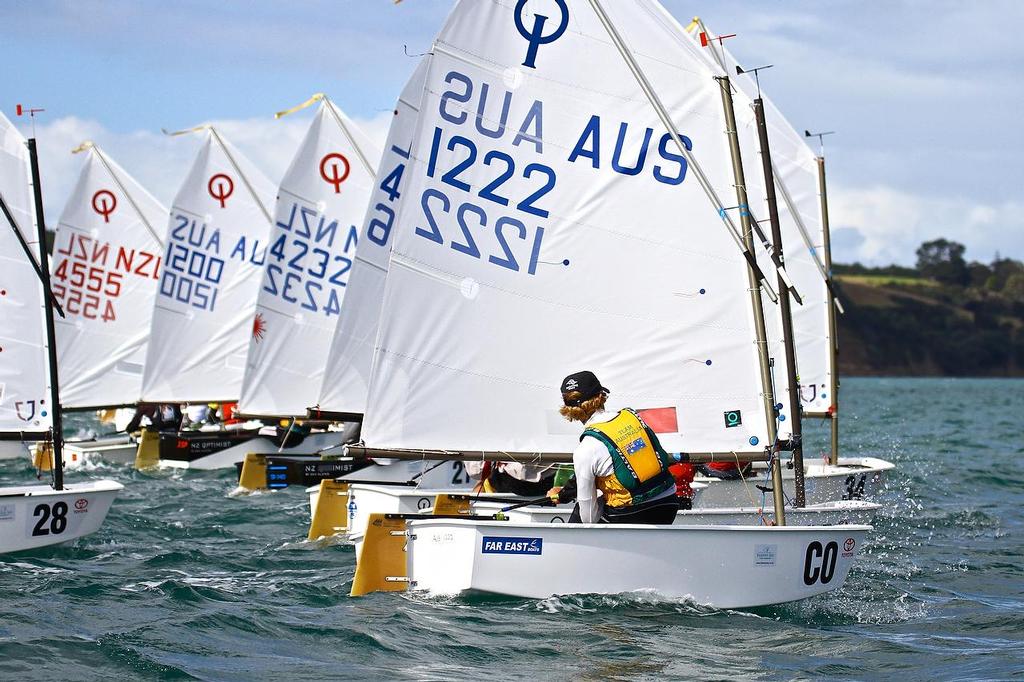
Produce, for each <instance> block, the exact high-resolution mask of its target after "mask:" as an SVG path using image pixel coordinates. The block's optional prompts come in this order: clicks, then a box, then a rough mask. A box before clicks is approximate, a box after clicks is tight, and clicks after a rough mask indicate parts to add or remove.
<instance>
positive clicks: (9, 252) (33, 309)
mask: <svg viewBox="0 0 1024 682" xmlns="http://www.w3.org/2000/svg"><path fill="white" fill-rule="evenodd" d="M29 165H30V164H29V154H28V145H27V141H26V140H25V138H24V137H23V136H22V135H21V133H20V132H19V131H18V130H17V128H15V127H14V125H13V124H12V123H11V122H10V121H9V120H8V119H7V117H6V116H4V114H3V113H2V112H0V193H2V194H3V198H4V203H5V204H6V205H7V209H8V211H9V213H10V218H11V219H12V220H13V224H11V225H10V229H8V227H3V228H2V229H0V314H2V317H3V321H4V324H2V325H0V348H2V352H0V432H2V433H5V434H9V435H8V436H5V439H20V438H21V437H22V434H25V437H26V438H30V439H38V438H40V436H42V435H43V434H45V433H47V432H48V430H49V429H50V425H51V423H52V419H51V412H50V409H49V404H48V403H49V402H50V401H51V397H50V396H49V379H48V374H49V372H48V369H47V363H46V360H45V357H46V349H47V343H46V329H45V323H44V319H43V318H44V311H43V306H44V305H45V303H44V301H45V299H44V289H43V286H44V280H45V278H44V276H43V272H42V270H41V269H40V268H39V264H38V260H37V255H36V254H28V255H25V254H23V253H22V250H23V248H24V246H21V245H20V244H19V243H21V244H24V245H25V246H27V247H29V249H30V250H31V249H32V248H35V249H38V248H39V237H38V235H39V231H38V229H37V223H38V221H37V218H36V212H35V208H34V203H33V199H32V180H31V171H30V168H29ZM2 221H3V223H5V224H6V223H8V220H7V217H6V216H5V217H4V218H3V220H2ZM12 231H13V232H16V234H17V236H15V234H12Z"/></svg>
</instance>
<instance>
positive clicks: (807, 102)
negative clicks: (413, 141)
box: [0, 0, 1024, 264]
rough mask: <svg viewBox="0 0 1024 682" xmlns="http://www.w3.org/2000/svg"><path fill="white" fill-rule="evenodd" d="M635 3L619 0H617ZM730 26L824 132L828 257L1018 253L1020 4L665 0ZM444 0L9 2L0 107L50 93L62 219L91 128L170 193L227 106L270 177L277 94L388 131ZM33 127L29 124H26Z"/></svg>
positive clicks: (280, 160) (55, 206) (47, 135)
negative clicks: (926, 249)
mask: <svg viewBox="0 0 1024 682" xmlns="http://www.w3.org/2000/svg"><path fill="white" fill-rule="evenodd" d="M609 1H613V2H625V1H628V0H609ZM664 4H665V5H666V6H667V7H668V9H669V10H670V11H671V12H672V13H673V14H675V15H676V17H677V18H679V19H680V21H681V22H682V23H684V24H685V23H687V22H688V21H689V19H690V18H691V17H692V16H693V15H694V14H700V15H701V16H702V17H703V18H704V20H705V21H706V22H707V24H708V26H709V28H710V29H711V30H712V31H713V32H718V33H736V34H738V37H737V38H734V39H732V40H730V42H729V47H730V49H731V50H732V51H733V53H734V54H736V56H737V57H738V58H739V59H740V61H741V63H747V64H750V65H760V64H764V63H772V64H774V65H775V67H774V68H773V69H772V70H771V71H769V72H768V73H767V74H766V78H765V80H764V81H763V84H764V86H765V89H766V91H767V92H768V93H770V95H771V97H772V99H773V100H774V101H775V103H776V104H777V105H778V106H779V107H780V108H781V109H782V111H783V112H784V113H785V114H786V115H787V116H788V117H789V119H790V120H791V122H792V123H793V124H794V126H795V127H796V128H797V129H800V130H802V129H804V128H811V129H827V130H836V131H838V134H837V135H835V136H832V137H831V138H829V139H828V149H827V152H828V157H829V174H830V175H829V178H830V198H831V201H832V219H833V228H834V251H835V254H836V259H837V260H839V261H844V262H850V261H853V260H861V261H862V262H868V263H874V264H882V263H888V262H892V261H897V262H902V263H912V262H913V259H914V255H913V252H914V249H915V248H916V246H917V245H918V244H919V243H920V242H921V241H922V240H924V239H931V238H935V237H939V236H946V237H950V238H954V239H958V240H959V241H962V242H964V243H965V244H967V246H968V252H967V255H968V257H970V258H976V259H980V260H984V261H987V260H989V259H991V257H992V256H993V254H994V252H995V251H996V250H999V251H1001V253H1002V254H1003V255H1010V256H1014V257H1017V258H1024V197H1022V192H1021V188H1020V183H1021V181H1022V180H1024V156H1022V155H1024V126H1022V125H1021V123H1020V116H1021V114H1022V113H1024V85H1022V83H1024V40H1022V38H1021V36H1022V35H1024V2H1017V1H1016V0H984V1H978V2H951V1H948V0H928V1H924V0H913V1H910V0H905V1H892V2H885V3H882V2H875V3H865V2H863V1H856V2H855V1H852V0H850V1H848V0H830V1H828V2H821V1H812V0H799V1H797V0H794V1H787V2H781V1H777V0H776V1H768V0H761V1H758V2H754V1H741V0H715V2H704V3H695V2H691V1H689V0H686V1H684V0H664ZM451 5H452V2H450V0H404V1H403V2H401V3H400V4H398V5H395V4H393V3H392V2H391V1H390V0H334V1H333V2H328V1H326V0H308V1H296V2H288V3H284V2H271V1H269V0H252V1H248V2H232V1H228V2H217V3H215V2H209V1H207V2H199V1H196V0H176V1H174V2H157V1H155V0H138V1H135V2H130V1H128V0H107V1H105V2H99V1H97V0H77V1H70V0H69V1H66V2H62V1H59V0H32V1H23V0H6V1H5V2H3V3H0V27H2V28H0V32H2V35H3V40H2V41H0V63H2V64H3V65H4V66H3V68H2V69H0V108H2V109H3V111H4V112H5V113H6V114H7V115H8V117H9V118H11V119H12V120H16V119H14V112H13V110H14V105H15V104H16V103H18V102H22V103H25V104H32V105H34V106H42V107H45V108H46V110H47V111H46V113H45V114H44V115H43V117H42V118H41V119H40V120H39V122H38V129H37V131H38V137H39V140H40V146H41V149H43V152H44V164H45V166H44V173H45V175H44V183H45V186H46V189H47V210H48V218H49V221H50V222H51V223H53V222H55V221H56V219H57V215H58V213H59V210H60V206H61V205H62V203H63V201H64V200H65V198H66V197H67V196H68V194H69V193H70V190H71V185H72V183H73V181H74V178H75V175H76V173H77V168H78V163H79V161H78V159H76V158H72V157H71V156H70V154H69V153H68V152H69V151H70V149H71V148H72V147H73V146H75V145H76V144H77V143H78V142H81V141H82V139H84V138H86V137H89V138H92V139H95V140H97V141H98V142H100V144H101V145H103V147H104V148H105V149H106V151H107V152H108V153H110V154H111V155H112V156H113V157H114V158H115V159H117V160H118V161H119V162H120V163H121V164H122V166H124V167H125V168H126V169H127V170H128V171H130V172H132V173H133V174H135V175H136V177H138V179H139V180H140V181H142V182H143V184H145V185H146V186H148V187H149V188H150V190H151V191H152V193H153V194H154V195H156V196H157V197H158V198H159V199H161V200H163V201H165V202H169V201H170V199H171V198H172V197H173V195H174V193H175V190H176V189H177V182H179V181H180V179H181V178H183V177H184V173H185V171H186V169H187V166H188V163H189V161H190V159H191V155H192V154H193V153H194V149H195V147H194V144H195V142H194V141H190V140H188V139H184V140H183V139H182V138H175V139H173V140H171V139H170V138H164V137H163V136H162V135H160V132H159V131H160V128H162V127H165V128H183V127H189V126H192V125H195V124H197V123H200V122H203V121H210V120H213V121H217V122H218V123H219V124H221V125H222V126H224V129H225V130H226V131H227V133H228V135H229V136H230V137H231V139H232V140H233V141H235V143H236V144H237V145H238V146H239V147H240V148H241V149H242V150H243V151H244V152H246V153H247V154H249V155H250V156H251V157H252V158H253V160H254V161H255V162H256V163H257V164H258V165H260V166H261V167H262V168H263V169H264V170H265V171H266V173H267V175H268V176H269V177H271V178H272V179H274V180H276V179H277V178H278V177H279V176H280V175H281V173H282V172H283V170H284V168H285V166H286V165H287V162H288V160H289V157H290V149H294V145H295V144H296V143H297V141H298V137H299V136H300V135H301V132H302V129H303V128H304V127H305V126H306V125H307V123H308V119H307V118H305V117H303V116H302V115H296V116H294V117H291V118H292V119H293V120H288V119H286V120H285V122H283V123H276V122H274V121H273V120H272V118H271V116H272V114H273V112H274V111H277V110H279V109H282V108H285V107H288V106H291V105H293V104H297V103H298V102H301V101H303V100H304V99H305V98H307V97H308V96H309V95H310V94H312V93H313V92H317V91H324V92H327V93H328V94H329V95H331V97H332V98H333V99H334V101H335V102H336V103H337V104H339V105H340V106H341V107H342V108H344V109H345V110H346V111H347V112H348V113H349V114H350V115H352V116H353V117H354V118H355V119H356V120H357V121H358V122H359V123H361V124H362V125H364V127H366V129H367V132H369V133H370V134H371V135H374V136H376V137H377V138H378V139H383V136H384V134H386V126H387V114H386V112H387V111H390V109H391V107H392V105H393V102H394V99H395V96H396V95H397V93H398V92H399V90H400V89H401V87H402V85H403V83H404V81H405V79H406V78H407V77H408V76H409V74H410V73H411V71H412V69H413V67H414V65H415V60H414V59H411V58H409V57H406V56H405V54H404V52H403V44H407V45H408V46H409V51H410V52H423V51H426V50H428V49H429V47H430V42H431V39H432V37H433V34H434V33H435V32H436V30H437V29H438V28H439V27H440V26H441V24H442V23H443V21H444V18H445V16H446V14H447V12H448V10H449V9H450V7H451ZM18 122H19V124H21V125H23V130H24V131H25V132H26V133H27V132H29V128H28V126H27V125H25V124H24V123H23V121H18Z"/></svg>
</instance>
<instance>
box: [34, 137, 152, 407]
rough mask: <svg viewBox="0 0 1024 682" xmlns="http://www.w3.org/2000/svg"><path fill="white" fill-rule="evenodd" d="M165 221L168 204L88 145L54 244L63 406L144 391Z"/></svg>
mask: <svg viewBox="0 0 1024 682" xmlns="http://www.w3.org/2000/svg"><path fill="white" fill-rule="evenodd" d="M166 224H167V209H166V208H165V207H164V206H163V205H161V204H160V202H159V201H157V200H156V199H155V198H154V197H153V196H152V195H151V194H150V193H149V192H147V191H146V190H145V189H144V188H143V187H142V186H141V185H139V183H138V182H136V181H135V179H134V178H133V177H132V176H130V175H129V174H128V173H126V172H125V171H124V169H122V168H121V167H120V166H118V165H117V164H116V163H115V162H114V161H113V159H111V158H110V157H109V156H107V155H106V154H103V152H102V151H100V149H99V148H97V147H96V146H94V145H89V147H88V152H87V156H86V158H85V164H84V165H83V166H82V171H81V173H80V175H79V176H78V183H77V184H76V185H75V188H74V191H72V193H71V197H70V198H69V199H68V202H67V204H65V206H64V212H63V213H62V214H61V216H60V223H59V224H58V225H57V233H56V236H55V239H54V248H53V261H52V271H53V272H52V285H51V286H52V288H53V293H54V295H55V296H56V297H57V300H59V301H60V303H61V305H62V306H63V308H64V312H65V314H66V317H64V318H63V319H61V318H59V317H58V318H57V319H56V333H57V362H58V366H59V369H60V377H61V386H60V395H61V404H62V405H63V406H64V407H73V408H74V407H78V408H81V407H101V406H104V405H122V404H126V403H132V402H134V401H135V400H137V399H138V397H139V395H140V393H141V392H142V367H143V363H144V362H145V360H146V345H147V342H148V340H149V327H150V320H151V319H152V316H153V300H154V298H155V296H156V290H157V285H158V283H159V276H160V262H161V258H162V256H163V251H164V249H163V244H162V241H161V239H160V238H159V237H158V236H157V235H158V234H160V233H162V232H163V231H164V229H165V226H166ZM157 230H159V233H158V232H157Z"/></svg>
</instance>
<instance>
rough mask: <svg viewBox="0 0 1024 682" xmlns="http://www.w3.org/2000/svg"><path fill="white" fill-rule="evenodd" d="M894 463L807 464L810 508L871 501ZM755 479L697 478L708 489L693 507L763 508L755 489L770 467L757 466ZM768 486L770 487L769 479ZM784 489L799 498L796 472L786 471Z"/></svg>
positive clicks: (874, 460)
mask: <svg viewBox="0 0 1024 682" xmlns="http://www.w3.org/2000/svg"><path fill="white" fill-rule="evenodd" d="M894 467H895V465H894V464H892V463H891V462H886V461H885V460H882V459H877V458H875V457H840V458H839V464H838V465H836V466H832V465H830V464H824V463H822V462H820V461H815V462H809V461H805V462H804V470H805V473H804V489H805V492H806V495H807V504H808V505H814V504H820V503H823V502H832V501H834V500H851V499H852V500H859V499H865V498H866V499H870V498H871V496H873V495H875V494H876V493H877V492H879V490H880V489H881V487H882V485H883V484H884V481H885V472H887V471H889V470H890V469H892V468H894ZM754 472H755V473H754V475H753V476H751V477H748V478H747V479H746V481H741V480H735V481H723V480H721V479H717V478H708V477H705V476H698V477H696V478H695V479H694V480H695V481H697V482H700V483H707V484H708V489H707V490H706V491H704V493H703V494H702V495H701V496H700V499H699V500H697V501H696V502H695V503H694V507H698V508H701V509H714V508H720V507H757V506H760V505H761V491H760V490H758V489H757V488H755V487H754V486H755V485H761V484H764V482H765V476H766V473H767V465H765V464H763V463H757V464H755V465H754ZM768 484H769V485H770V484H771V481H770V479H769V481H768ZM782 485H783V489H784V490H785V491H786V495H787V496H788V497H789V499H793V498H794V497H795V495H796V489H795V487H794V482H793V470H792V469H787V468H785V467H783V469H782ZM765 504H766V505H768V506H770V505H771V494H768V495H766V496H765Z"/></svg>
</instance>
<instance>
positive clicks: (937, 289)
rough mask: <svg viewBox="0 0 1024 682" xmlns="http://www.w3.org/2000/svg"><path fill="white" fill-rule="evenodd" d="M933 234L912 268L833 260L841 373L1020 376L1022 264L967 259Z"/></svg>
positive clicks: (1023, 364) (1023, 353)
mask: <svg viewBox="0 0 1024 682" xmlns="http://www.w3.org/2000/svg"><path fill="white" fill-rule="evenodd" d="M962 254H963V247H962V246H961V245H959V244H957V243H956V242H947V241H946V240H936V241H935V242H928V243H926V244H923V245H922V247H921V249H919V250H918V264H917V267H916V268H904V267H898V266H891V267H887V268H867V267H864V266H861V265H859V264H854V265H836V266H835V267H834V271H835V275H836V281H837V289H838V290H839V294H840V298H841V300H842V302H843V305H844V307H845V308H846V314H845V315H840V316H839V368H840V373H841V374H842V375H844V376H851V375H854V376H856V375H895V376H936V375H938V376H1024V331H1022V330H1024V264H1022V263H1021V262H1020V261H1016V260H1012V259H1002V258H998V257H997V258H996V260H994V261H993V262H992V263H991V264H988V265H985V264H982V263H966V262H964V261H963V258H962Z"/></svg>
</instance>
